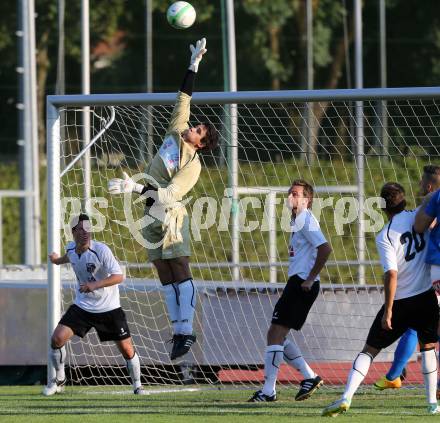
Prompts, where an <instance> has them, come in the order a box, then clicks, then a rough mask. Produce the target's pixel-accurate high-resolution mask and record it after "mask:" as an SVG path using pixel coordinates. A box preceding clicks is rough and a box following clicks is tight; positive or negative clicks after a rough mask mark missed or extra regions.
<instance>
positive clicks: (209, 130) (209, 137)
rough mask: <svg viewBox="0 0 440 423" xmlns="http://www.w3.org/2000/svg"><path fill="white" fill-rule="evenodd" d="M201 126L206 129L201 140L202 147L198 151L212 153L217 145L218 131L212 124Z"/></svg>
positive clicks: (207, 123)
mask: <svg viewBox="0 0 440 423" xmlns="http://www.w3.org/2000/svg"><path fill="white" fill-rule="evenodd" d="M202 125H203V126H204V127H205V129H206V135H205V136H204V137H203V138H202V139H201V141H202V143H203V144H204V147H203V148H201V149H200V151H212V150H214V149H215V148H217V145H218V138H219V136H218V131H217V129H216V128H215V126H214V125H213V124H212V123H209V122H203V123H202Z"/></svg>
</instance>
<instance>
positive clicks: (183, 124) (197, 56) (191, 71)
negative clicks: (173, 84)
mask: <svg viewBox="0 0 440 423" xmlns="http://www.w3.org/2000/svg"><path fill="white" fill-rule="evenodd" d="M190 50H191V59H190V63H189V67H188V70H187V71H186V73H185V76H184V78H183V81H182V85H181V86H180V90H179V93H178V94H177V99H176V104H175V106H174V110H173V113H172V114H171V118H170V123H169V125H168V129H167V133H170V132H178V133H179V134H181V133H183V132H184V131H186V130H187V129H188V121H189V116H190V101H191V96H192V93H193V90H194V81H195V77H196V73H197V71H198V69H199V64H200V61H201V60H202V57H203V55H204V54H205V53H206V52H207V50H206V39H205V38H202V39H201V40H199V41H197V43H196V46H195V47H194V46H193V45H192V44H191V45H190Z"/></svg>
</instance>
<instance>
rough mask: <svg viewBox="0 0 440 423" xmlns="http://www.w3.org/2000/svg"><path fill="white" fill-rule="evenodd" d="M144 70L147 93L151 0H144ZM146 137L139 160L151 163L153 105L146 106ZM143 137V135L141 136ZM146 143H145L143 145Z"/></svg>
mask: <svg viewBox="0 0 440 423" xmlns="http://www.w3.org/2000/svg"><path fill="white" fill-rule="evenodd" d="M145 38H146V40H145V41H146V43H145V44H146V46H145V47H146V51H145V72H146V85H147V87H146V88H147V93H152V92H153V0H145ZM145 125H146V135H145V138H146V139H142V143H143V145H142V147H141V155H142V157H141V160H142V161H143V162H145V165H146V164H147V163H151V161H152V160H153V154H154V151H153V147H154V145H153V107H151V106H147V117H146V122H145ZM143 138H144V137H143ZM145 143H146V145H145Z"/></svg>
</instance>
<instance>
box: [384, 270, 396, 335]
mask: <svg viewBox="0 0 440 423" xmlns="http://www.w3.org/2000/svg"><path fill="white" fill-rule="evenodd" d="M383 284H384V290H385V304H384V313H383V317H382V328H383V329H385V330H391V329H392V326H391V318H392V317H393V312H392V309H393V304H394V296H395V295H396V288H397V271H396V270H388V272H385V274H384V280H383Z"/></svg>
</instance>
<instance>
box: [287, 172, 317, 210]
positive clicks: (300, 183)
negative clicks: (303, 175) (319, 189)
mask: <svg viewBox="0 0 440 423" xmlns="http://www.w3.org/2000/svg"><path fill="white" fill-rule="evenodd" d="M294 186H297V187H303V193H304V196H305V197H307V198H308V199H309V207H308V208H310V207H312V203H313V194H314V191H313V187H312V186H311V185H310V184H309V183H308V182H307V181H305V180H304V179H295V180H294V181H293V182H292V185H291V187H294Z"/></svg>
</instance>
